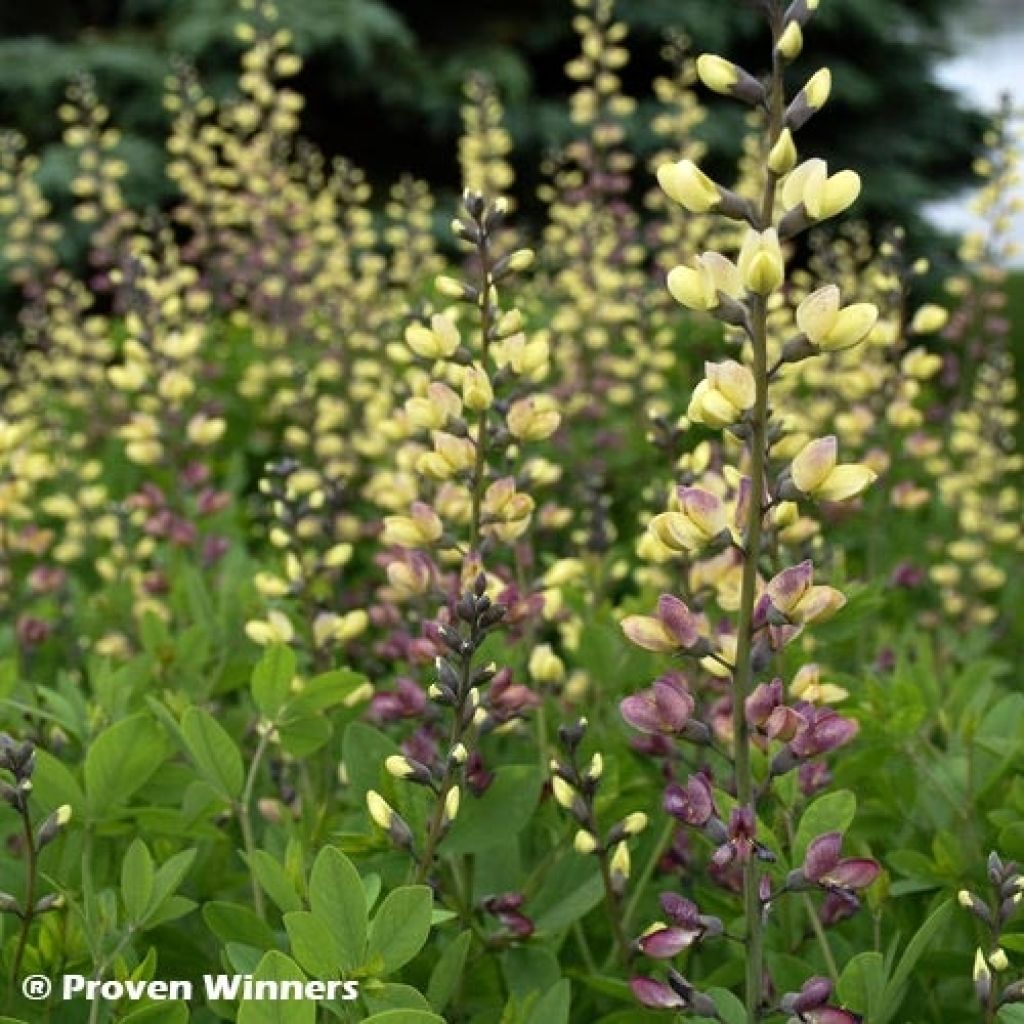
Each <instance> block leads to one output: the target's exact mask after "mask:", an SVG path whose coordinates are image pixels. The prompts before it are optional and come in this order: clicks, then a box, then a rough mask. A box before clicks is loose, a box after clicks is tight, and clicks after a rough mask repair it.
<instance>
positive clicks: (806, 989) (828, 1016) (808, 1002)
mask: <svg viewBox="0 0 1024 1024" xmlns="http://www.w3.org/2000/svg"><path fill="white" fill-rule="evenodd" d="M831 995H832V982H831V981H829V979H828V978H810V979H808V980H807V981H806V982H804V984H803V986H802V988H801V989H800V991H799V992H787V993H786V994H785V995H784V996H783V997H782V1003H781V1006H782V1009H783V1011H784V1012H786V1013H789V1014H792V1015H793V1017H792V1018H791V1019H795V1020H797V1021H800V1022H801V1024H859V1021H860V1019H861V1018H860V1017H858V1016H857V1014H855V1013H851V1012H850V1011H849V1010H840V1009H838V1008H837V1007H835V1006H829V1005H827V1004H828V1000H829V998H830V997H831Z"/></svg>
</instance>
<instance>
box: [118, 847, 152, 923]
mask: <svg viewBox="0 0 1024 1024" xmlns="http://www.w3.org/2000/svg"><path fill="white" fill-rule="evenodd" d="M153 879H154V871H153V858H152V857H151V856H150V853H149V850H148V849H147V848H146V844H145V843H144V842H143V841H142V840H141V839H136V840H134V841H133V842H132V844H131V846H129V847H128V851H127V852H126V853H125V855H124V860H123V861H122V862H121V899H122V900H124V909H125V913H127V915H128V920H129V921H131V922H133V923H134V924H138V922H139V921H141V920H142V919H143V917H144V915H145V913H146V911H147V910H148V909H149V901H150V899H152V896H153Z"/></svg>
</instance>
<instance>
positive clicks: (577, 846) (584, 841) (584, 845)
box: [572, 828, 597, 856]
mask: <svg viewBox="0 0 1024 1024" xmlns="http://www.w3.org/2000/svg"><path fill="white" fill-rule="evenodd" d="M572 846H573V849H574V850H575V851H576V852H577V853H581V854H583V856H587V855H588V854H591V853H593V852H594V851H595V850H596V849H597V839H596V838H595V837H594V836H593V835H592V834H591V833H590V832H588V831H587V830H586V829H583V828H581V829H580V830H579V831H578V832H577V833H576V838H575V839H574V840H573V844H572Z"/></svg>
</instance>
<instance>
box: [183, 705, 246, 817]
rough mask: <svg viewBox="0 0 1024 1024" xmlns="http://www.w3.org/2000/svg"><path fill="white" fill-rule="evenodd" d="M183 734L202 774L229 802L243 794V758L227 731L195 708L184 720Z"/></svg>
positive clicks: (191, 709)
mask: <svg viewBox="0 0 1024 1024" xmlns="http://www.w3.org/2000/svg"><path fill="white" fill-rule="evenodd" d="M181 733H182V736H183V737H184V739H185V744H186V746H187V747H188V752H189V754H190V755H191V756H192V760H193V761H195V764H196V768H198V769H199V773H200V774H201V775H202V776H203V778H204V779H206V781H207V782H209V783H210V785H211V786H213V787H214V788H215V789H216V790H217V791H218V792H219V793H221V794H222V795H223V796H224V797H226V798H227V799H228V800H234V799H236V798H237V797H238V795H239V793H241V792H242V783H243V781H244V776H245V772H244V770H243V768H242V755H241V753H240V752H239V749H238V746H237V744H236V743H235V741H234V740H233V739H232V738H231V737H230V736H229V735H228V734H227V732H226V731H225V730H224V727H223V726H222V725H221V724H220V723H219V722H218V721H217V720H216V719H215V718H214V717H213V716H212V715H211V714H209V713H208V712H206V711H204V710H203V709H202V708H196V707H191V708H188V709H187V710H186V711H185V714H184V715H183V716H182V719H181Z"/></svg>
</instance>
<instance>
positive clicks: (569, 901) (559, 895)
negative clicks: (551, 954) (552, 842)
mask: <svg viewBox="0 0 1024 1024" xmlns="http://www.w3.org/2000/svg"><path fill="white" fill-rule="evenodd" d="M581 876H582V877H581ZM603 898H604V885H603V883H602V882H601V872H600V871H598V870H597V868H595V867H594V866H593V863H592V862H591V861H590V859H584V858H582V857H577V856H573V855H570V856H568V857H565V858H563V859H562V860H561V861H560V862H559V863H558V864H556V865H555V866H554V868H552V870H551V871H550V872H549V873H548V877H547V878H546V879H545V880H544V885H543V886H542V887H541V890H540V892H538V893H537V897H536V899H535V900H534V901H533V903H532V907H533V908H534V912H535V914H536V917H535V918H534V923H535V925H536V927H537V930H538V931H539V932H543V933H544V934H548V933H551V932H557V931H561V930H562V929H563V928H568V927H569V925H571V924H573V923H574V922H575V921H578V920H579V919H580V918H581V917H583V916H584V915H585V914H588V913H589V912H590V911H591V910H593V909H594V907H596V906H597V905H598V903H600V902H601V900H602V899H603Z"/></svg>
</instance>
